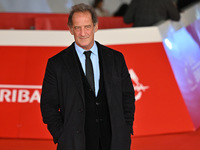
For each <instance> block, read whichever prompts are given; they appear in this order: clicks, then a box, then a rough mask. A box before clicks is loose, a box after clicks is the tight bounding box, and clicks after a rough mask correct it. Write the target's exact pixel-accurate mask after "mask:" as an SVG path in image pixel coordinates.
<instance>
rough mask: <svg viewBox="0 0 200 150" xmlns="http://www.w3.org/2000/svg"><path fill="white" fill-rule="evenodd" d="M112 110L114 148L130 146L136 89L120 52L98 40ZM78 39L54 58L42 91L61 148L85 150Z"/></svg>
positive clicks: (44, 111)
mask: <svg viewBox="0 0 200 150" xmlns="http://www.w3.org/2000/svg"><path fill="white" fill-rule="evenodd" d="M96 43H97V46H98V50H99V54H100V55H101V57H102V68H103V73H104V84H105V90H106V93H107V100H108V107H109V112H110V120H111V130H112V142H111V150H122V149H123V150H129V149H130V142H131V139H130V134H131V133H132V132H133V131H132V125H133V120H134V111H135V104H134V102H135V98H134V89H133V85H132V82H131V79H130V75H129V73H128V69H127V67H126V63H125V60H124V57H123V55H122V54H121V53H120V52H117V51H115V50H112V49H110V48H108V47H105V46H103V45H101V44H99V43H98V42H96ZM75 55H76V51H75V48H74V43H73V44H72V45H71V46H69V47H68V48H67V49H65V50H63V51H61V52H60V53H58V54H57V55H55V56H54V57H52V58H50V59H49V60H48V63H47V67H46V72H45V77H44V80H43V87H42V95H41V112H42V116H43V122H44V123H45V124H47V127H48V130H49V131H50V133H51V134H52V136H53V139H54V142H55V143H58V149H59V150H62V149H63V150H64V149H67V150H84V148H85V135H84V121H85V99H84V97H85V96H84V89H83V83H82V78H81V72H80V69H79V67H78V61H79V60H77V58H76V56H75Z"/></svg>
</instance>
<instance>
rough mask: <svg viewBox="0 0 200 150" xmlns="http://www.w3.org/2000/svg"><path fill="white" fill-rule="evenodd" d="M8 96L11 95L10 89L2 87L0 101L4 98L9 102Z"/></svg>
mask: <svg viewBox="0 0 200 150" xmlns="http://www.w3.org/2000/svg"><path fill="white" fill-rule="evenodd" d="M10 96H11V91H10V90H7V89H2V90H1V91H0V102H3V100H4V99H5V101H7V102H10Z"/></svg>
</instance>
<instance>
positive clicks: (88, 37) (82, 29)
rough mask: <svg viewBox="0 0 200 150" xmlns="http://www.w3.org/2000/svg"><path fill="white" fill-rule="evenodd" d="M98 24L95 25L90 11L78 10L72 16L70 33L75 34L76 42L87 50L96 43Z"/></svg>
mask: <svg viewBox="0 0 200 150" xmlns="http://www.w3.org/2000/svg"><path fill="white" fill-rule="evenodd" d="M97 30H98V24H96V25H95V26H94V24H93V22H92V17H91V14H90V13H89V12H76V13H74V15H73V17H72V27H71V28H70V33H71V34H72V35H74V39H75V42H76V44H77V45H78V46H80V47H82V48H83V49H85V50H90V49H91V48H92V46H93V44H94V33H95V32H96V31H97Z"/></svg>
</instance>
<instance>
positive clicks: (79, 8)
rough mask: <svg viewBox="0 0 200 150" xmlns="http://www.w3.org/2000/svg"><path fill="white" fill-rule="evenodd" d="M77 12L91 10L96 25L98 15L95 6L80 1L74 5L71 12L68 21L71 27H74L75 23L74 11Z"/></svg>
mask: <svg viewBox="0 0 200 150" xmlns="http://www.w3.org/2000/svg"><path fill="white" fill-rule="evenodd" d="M76 12H89V13H90V14H91V17H92V22H93V24H94V25H96V23H97V22H98V17H97V14H96V12H95V10H94V8H93V7H92V6H90V5H86V4H84V3H80V4H77V5H74V6H73V7H72V10H71V11H70V13H69V17H68V23H67V24H68V26H69V27H72V25H73V23H72V17H73V15H74V13H76Z"/></svg>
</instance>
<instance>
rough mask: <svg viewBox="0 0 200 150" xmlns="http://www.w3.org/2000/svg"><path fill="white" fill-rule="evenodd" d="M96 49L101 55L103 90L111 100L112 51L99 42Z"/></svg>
mask: <svg viewBox="0 0 200 150" xmlns="http://www.w3.org/2000/svg"><path fill="white" fill-rule="evenodd" d="M96 43H97V46H98V50H99V57H101V60H102V61H101V63H102V69H103V76H104V83H105V90H106V93H107V94H106V95H107V99H108V102H109V101H110V100H111V94H110V93H111V82H112V72H113V71H112V70H113V64H114V60H113V53H112V52H111V51H110V50H109V49H107V47H104V46H103V45H101V44H99V43H98V42H96Z"/></svg>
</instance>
